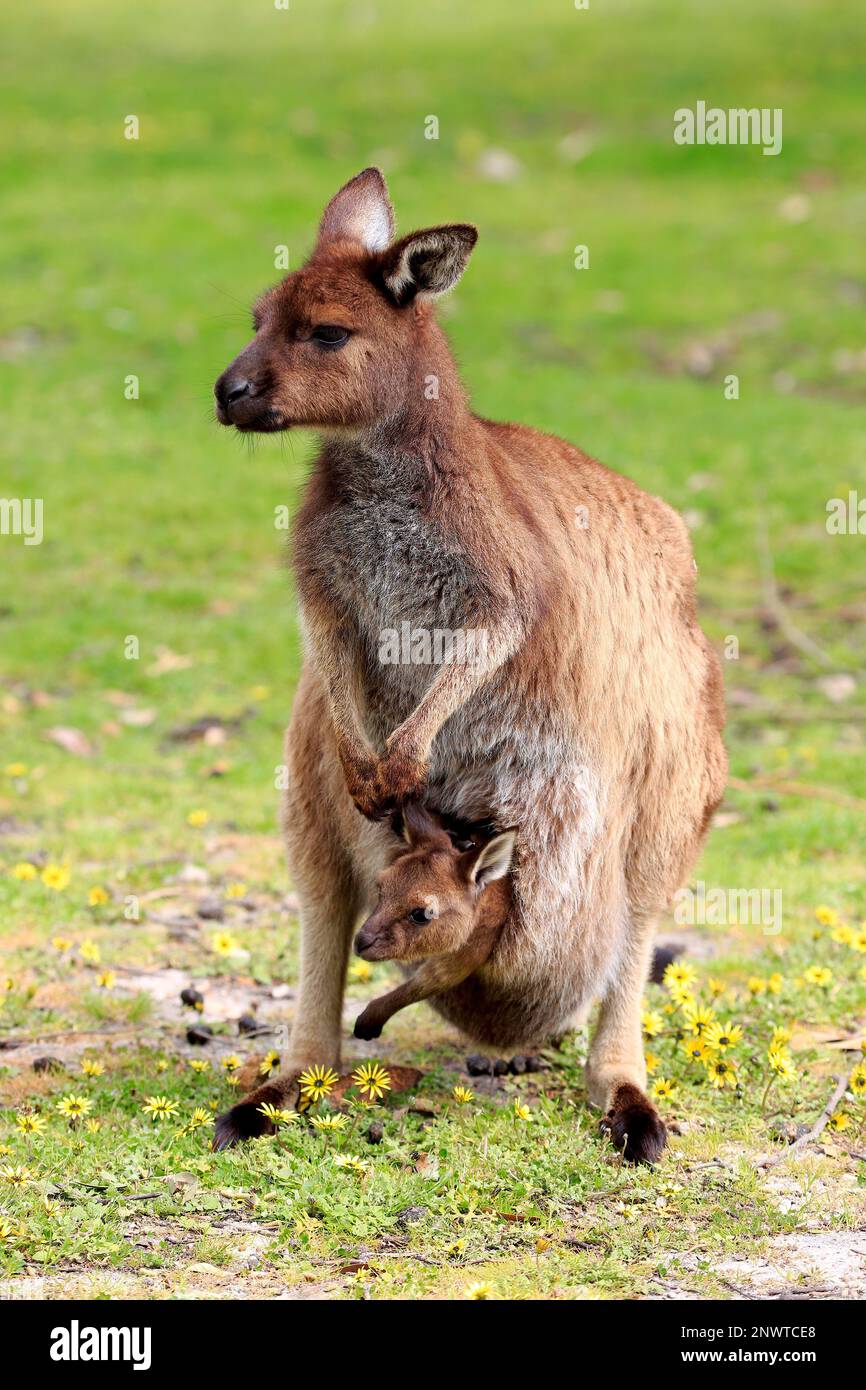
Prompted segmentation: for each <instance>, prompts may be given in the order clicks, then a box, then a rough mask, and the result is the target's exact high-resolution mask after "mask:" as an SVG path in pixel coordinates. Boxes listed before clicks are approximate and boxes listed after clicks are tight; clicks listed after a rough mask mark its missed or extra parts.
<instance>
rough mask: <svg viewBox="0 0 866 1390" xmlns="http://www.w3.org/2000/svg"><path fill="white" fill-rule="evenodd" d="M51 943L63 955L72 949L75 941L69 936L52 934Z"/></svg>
mask: <svg viewBox="0 0 866 1390" xmlns="http://www.w3.org/2000/svg"><path fill="white" fill-rule="evenodd" d="M51 945H52V946H53V947H54V949H55V951H59V952H60V954H61V955H62V954H63V953H64V952H65V951H71V950H72V946H73V942H72V940H71V939H70V938H69V937H68V936H52V938H51Z"/></svg>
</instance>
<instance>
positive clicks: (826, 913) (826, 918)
mask: <svg viewBox="0 0 866 1390" xmlns="http://www.w3.org/2000/svg"><path fill="white" fill-rule="evenodd" d="M815 916H816V918H817V920H818V921H819V922H820V923H821V926H822V927H838V925H839V914H838V912H837V911H836V909H835V908H834V907H826V906H825V905H824V904H823V903H821V904H820V905H819V906H818V907H816V908H815Z"/></svg>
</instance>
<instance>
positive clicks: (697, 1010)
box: [683, 1004, 716, 1038]
mask: <svg viewBox="0 0 866 1390" xmlns="http://www.w3.org/2000/svg"><path fill="white" fill-rule="evenodd" d="M683 1017H684V1018H685V1020H686V1023H687V1024H688V1027H689V1029H690V1030H691V1032H692V1033H693V1034H694V1036H695V1037H696V1038H702V1037H703V1036H704V1035H705V1033H706V1031H707V1029H708V1028H709V1027H710V1026H711V1024H713V1023H714V1022H715V1019H716V1011H715V1009H711V1008H710V1007H709V1005H708V1004H690V1005H688V1007H687V1008H685V1009H683Z"/></svg>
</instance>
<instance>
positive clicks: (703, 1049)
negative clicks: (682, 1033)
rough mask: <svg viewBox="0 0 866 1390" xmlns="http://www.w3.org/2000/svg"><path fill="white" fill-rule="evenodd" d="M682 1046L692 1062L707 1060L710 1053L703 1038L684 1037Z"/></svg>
mask: <svg viewBox="0 0 866 1390" xmlns="http://www.w3.org/2000/svg"><path fill="white" fill-rule="evenodd" d="M680 1048H681V1050H682V1051H683V1052H684V1053H685V1054H686V1056H687V1057H688V1058H689V1059H690V1060H691V1061H692V1062H705V1061H706V1059H707V1057H708V1056H709V1055H710V1049H709V1047H708V1045H707V1043H705V1042H704V1040H703V1038H683V1040H682V1042H681V1043H680Z"/></svg>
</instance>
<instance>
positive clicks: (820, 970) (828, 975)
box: [803, 965, 833, 989]
mask: <svg viewBox="0 0 866 1390" xmlns="http://www.w3.org/2000/svg"><path fill="white" fill-rule="evenodd" d="M803 979H804V980H805V981H806V983H807V984H808V985H817V987H818V989H826V988H827V986H828V985H831V984H832V983H833V971H832V970H828V968H827V966H826V965H808V966H807V967H806V969H805V970H804V971H803Z"/></svg>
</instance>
